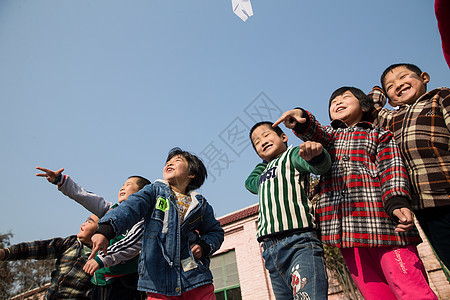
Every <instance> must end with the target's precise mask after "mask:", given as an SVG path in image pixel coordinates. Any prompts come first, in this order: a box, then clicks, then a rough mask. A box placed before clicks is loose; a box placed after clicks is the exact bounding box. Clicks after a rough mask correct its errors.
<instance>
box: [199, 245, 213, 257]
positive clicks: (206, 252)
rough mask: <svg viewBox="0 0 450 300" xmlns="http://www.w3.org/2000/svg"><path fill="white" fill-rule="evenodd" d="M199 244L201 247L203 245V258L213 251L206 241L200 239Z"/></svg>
mask: <svg viewBox="0 0 450 300" xmlns="http://www.w3.org/2000/svg"><path fill="white" fill-rule="evenodd" d="M198 244H199V245H200V247H202V254H203V255H202V258H204V257H208V256H209V253H210V252H211V247H210V246H209V245H208V244H207V243H205V241H200V242H199V243H198Z"/></svg>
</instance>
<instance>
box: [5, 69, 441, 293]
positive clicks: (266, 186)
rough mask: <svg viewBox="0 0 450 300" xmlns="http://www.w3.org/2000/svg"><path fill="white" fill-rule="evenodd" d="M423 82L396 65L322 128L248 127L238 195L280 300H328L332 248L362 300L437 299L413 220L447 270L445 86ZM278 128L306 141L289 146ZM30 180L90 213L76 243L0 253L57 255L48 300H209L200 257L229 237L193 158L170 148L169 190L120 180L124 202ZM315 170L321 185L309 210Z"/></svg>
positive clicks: (344, 97) (292, 116) (341, 98)
mask: <svg viewBox="0 0 450 300" xmlns="http://www.w3.org/2000/svg"><path fill="white" fill-rule="evenodd" d="M429 80H430V76H429V75H428V74H427V73H425V72H422V71H421V70H420V69H419V68H418V67H417V66H414V65H411V64H396V65H392V66H390V67H389V68H387V69H386V70H385V72H384V73H383V74H382V76H381V86H382V87H381V88H380V87H375V88H374V89H373V90H372V91H371V92H370V93H369V94H368V95H366V94H365V93H364V92H363V91H361V90H360V89H358V88H355V87H341V88H339V89H337V90H336V91H334V92H333V93H332V95H331V97H330V101H329V106H328V111H329V116H330V119H331V124H330V125H329V126H323V125H321V124H320V123H319V122H318V121H317V120H316V119H315V117H314V115H313V114H312V113H311V112H309V111H308V110H306V109H304V108H295V109H293V110H289V111H287V112H285V113H284V114H283V115H282V116H281V117H280V118H279V119H278V120H276V121H275V122H274V123H272V122H270V121H263V122H259V123H257V124H255V125H254V126H253V128H252V129H251V130H250V134H249V135H250V140H251V142H252V145H253V148H254V149H255V151H256V153H257V154H258V156H259V157H260V158H261V159H262V162H261V163H259V164H257V166H256V167H255V169H254V170H253V171H252V172H251V174H250V175H249V176H248V178H247V180H246V181H245V186H246V188H247V189H248V190H249V191H250V192H252V193H254V194H258V195H259V218H258V227H257V240H258V242H260V243H261V246H262V248H263V252H262V256H263V258H264V263H265V267H266V269H267V270H268V272H269V275H270V279H271V283H272V288H273V292H274V294H275V297H276V298H277V299H305V300H306V299H327V294H328V281H327V273H326V268H325V264H324V258H323V252H324V251H323V246H322V244H326V245H330V246H335V247H338V248H339V249H340V251H341V253H342V256H343V258H344V260H345V262H346V264H347V266H348V269H349V271H350V274H351V276H352V278H353V280H354V282H355V283H356V285H357V287H358V289H359V291H360V292H361V294H362V296H363V297H364V299H408V298H410V299H437V297H436V295H435V294H434V292H433V291H432V289H431V288H430V286H429V284H428V279H427V274H426V272H425V268H424V266H423V263H422V261H421V259H420V257H419V255H418V252H417V248H416V246H417V244H419V243H420V242H421V238H420V236H419V233H418V231H417V229H416V228H415V225H414V215H415V217H416V218H417V220H418V222H419V223H420V225H421V227H422V228H423V230H424V232H425V234H426V236H427V238H428V239H429V241H430V244H431V245H432V246H433V248H434V250H435V251H436V253H437V255H438V257H439V258H440V260H441V261H442V263H443V264H444V266H446V267H448V266H449V265H450V260H449V255H450V251H449V250H450V245H449V243H450V236H449V235H450V198H449V191H450V170H449V168H450V161H449V160H450V152H449V145H450V134H449V130H450V89H448V88H438V89H435V90H432V91H430V92H427V90H426V85H427V83H428V82H429ZM386 99H388V101H389V103H390V105H391V106H393V107H396V106H398V108H397V109H396V110H388V109H386V108H384V105H385V104H386ZM281 123H283V124H284V125H285V126H286V127H287V128H289V129H292V130H293V132H294V134H295V135H296V136H298V137H299V138H300V139H302V140H303V141H304V142H303V143H301V144H300V145H299V146H297V147H292V146H291V147H288V145H287V141H288V138H287V135H286V134H285V133H283V131H282V130H281V129H280V127H279V126H278V125H279V124H281ZM38 169H39V170H41V171H43V172H44V173H40V174H37V176H43V177H46V178H47V180H48V181H50V182H52V183H54V184H57V185H58V189H59V190H60V191H61V192H62V193H64V194H65V195H67V196H68V197H70V198H72V199H74V200H75V201H77V202H78V203H80V204H82V205H83V206H84V207H85V208H87V209H88V210H89V211H90V212H92V213H93V215H92V216H91V217H90V218H89V219H88V220H87V221H86V222H85V223H83V225H82V226H81V229H80V232H79V233H78V235H76V236H70V237H68V238H66V239H61V238H57V239H52V240H48V241H37V242H31V243H22V244H18V245H15V246H11V247H9V248H7V249H5V250H0V259H3V260H15V259H25V258H37V259H39V258H47V257H52V258H57V262H56V272H53V273H52V283H51V286H50V288H49V289H48V291H47V298H48V299H69V298H80V299H82V298H86V299H88V298H89V297H91V298H92V299H143V298H146V299H215V296H214V286H213V278H212V273H211V271H210V270H209V264H210V260H209V257H210V256H211V255H212V254H213V253H214V252H215V251H217V250H218V249H219V248H220V246H221V244H222V242H223V239H224V231H223V229H222V228H221V226H220V223H219V222H218V221H217V220H216V218H215V217H214V212H213V209H212V207H211V206H210V205H209V204H208V202H207V201H206V199H205V198H204V197H203V196H202V195H200V194H198V193H196V192H195V190H196V189H198V188H199V187H200V186H201V185H202V184H203V182H204V180H205V179H206V177H207V171H206V168H205V166H204V165H203V163H202V161H201V160H200V159H199V158H198V157H196V156H195V155H193V154H191V153H189V152H186V151H183V150H181V149H179V148H174V149H172V150H171V151H170V152H169V155H168V157H167V159H166V164H165V166H164V168H163V178H164V180H157V181H155V182H154V183H150V182H149V181H148V180H147V179H145V178H143V177H140V176H132V177H129V178H128V179H127V181H126V182H125V184H124V186H123V187H122V188H121V189H120V191H119V205H113V204H112V203H110V202H108V201H106V200H104V199H103V198H102V197H100V196H98V195H95V194H93V193H90V192H87V191H86V190H84V189H83V188H82V187H80V186H79V185H78V184H76V183H75V182H74V181H73V180H72V179H71V178H70V177H69V176H67V175H62V172H63V169H60V170H58V171H51V170H48V169H44V168H38ZM311 173H312V174H316V175H320V180H319V183H318V186H317V189H316V191H317V197H316V203H315V204H314V205H313V204H312V203H311V201H310V198H309V197H308V196H307V192H308V191H307V188H306V187H305V183H307V182H308V180H309V174H311ZM125 200H126V201H125ZM99 218H100V220H99ZM99 251H100V252H99ZM91 283H92V284H93V286H94V288H92V285H91Z"/></svg>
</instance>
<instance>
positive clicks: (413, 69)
mask: <svg viewBox="0 0 450 300" xmlns="http://www.w3.org/2000/svg"><path fill="white" fill-rule="evenodd" d="M398 67H405V68H407V69H408V70H410V71H411V72H414V73H416V74H417V76H420V75H421V74H422V70H421V69H420V68H419V67H418V66H416V65H413V64H408V63H398V64H393V65H390V66H389V67H387V68H386V70H384V72H383V74H381V77H380V81H381V87H382V88H383V90H384V92H386V89H385V85H384V78H385V77H386V75H387V73H389V72H390V71H392V70H393V69H395V68H398Z"/></svg>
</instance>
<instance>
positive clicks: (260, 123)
mask: <svg viewBox="0 0 450 300" xmlns="http://www.w3.org/2000/svg"><path fill="white" fill-rule="evenodd" d="M262 125H269V127H270V128H271V129H272V130H273V131H275V133H276V134H278V136H281V135H282V134H283V133H284V132H283V130H282V129H281V128H280V126H275V127H272V125H273V122H270V121H261V122H258V123H256V124H255V125H253V127H252V128H251V129H250V134H249V137H250V141H251V142H252V146H253V149H255V151H256V148H255V145H254V144H253V140H252V133H253V131H255V129H256V128H258V127H259V126H262ZM286 144H287V143H286Z"/></svg>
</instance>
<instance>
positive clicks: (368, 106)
mask: <svg viewBox="0 0 450 300" xmlns="http://www.w3.org/2000/svg"><path fill="white" fill-rule="evenodd" d="M347 91H349V92H350V93H352V94H353V96H355V97H356V99H358V101H359V105H360V106H361V108H362V109H363V110H364V114H363V116H362V118H361V121H367V122H372V111H373V109H374V106H373V101H372V99H370V97H369V96H367V95H366V94H365V93H364V92H363V91H361V90H360V89H358V88H355V87H353V86H343V87H340V88H338V89H337V90H335V91H334V92H333V93H332V94H331V97H330V101H329V102H328V116H329V117H330V120H333V119H332V118H331V114H330V106H331V101H333V99H334V98H336V97H337V96H341V95H342V94H344V93H345V92H347Z"/></svg>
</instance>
